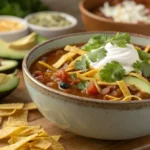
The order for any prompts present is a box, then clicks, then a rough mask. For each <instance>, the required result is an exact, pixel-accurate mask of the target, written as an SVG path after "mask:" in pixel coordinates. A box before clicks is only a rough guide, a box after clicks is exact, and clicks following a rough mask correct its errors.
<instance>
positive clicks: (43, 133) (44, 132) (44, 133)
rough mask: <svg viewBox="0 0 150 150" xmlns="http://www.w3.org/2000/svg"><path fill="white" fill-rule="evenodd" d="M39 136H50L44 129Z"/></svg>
mask: <svg viewBox="0 0 150 150" xmlns="http://www.w3.org/2000/svg"><path fill="white" fill-rule="evenodd" d="M38 136H49V135H48V133H47V132H46V131H45V130H44V129H40V131H39V135H38Z"/></svg>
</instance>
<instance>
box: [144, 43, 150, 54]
mask: <svg viewBox="0 0 150 150" xmlns="http://www.w3.org/2000/svg"><path fill="white" fill-rule="evenodd" d="M149 51H150V46H149V45H148V46H146V48H145V50H144V52H146V53H148V52H149Z"/></svg>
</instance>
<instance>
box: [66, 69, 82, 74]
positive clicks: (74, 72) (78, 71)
mask: <svg viewBox="0 0 150 150" xmlns="http://www.w3.org/2000/svg"><path fill="white" fill-rule="evenodd" d="M81 72H82V70H77V71H72V72H68V74H76V73H81Z"/></svg>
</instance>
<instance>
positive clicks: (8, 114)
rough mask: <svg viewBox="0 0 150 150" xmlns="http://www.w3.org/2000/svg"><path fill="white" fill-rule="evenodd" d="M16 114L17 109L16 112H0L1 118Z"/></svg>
mask: <svg viewBox="0 0 150 150" xmlns="http://www.w3.org/2000/svg"><path fill="white" fill-rule="evenodd" d="M15 112H16V109H14V110H9V109H8V110H3V109H2V110H0V117H5V116H10V115H13V114H14V113H15Z"/></svg>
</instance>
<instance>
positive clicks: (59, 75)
mask: <svg viewBox="0 0 150 150" xmlns="http://www.w3.org/2000/svg"><path fill="white" fill-rule="evenodd" d="M56 77H57V78H59V79H60V80H61V81H63V82H68V81H69V77H70V76H69V74H68V73H67V72H66V71H65V70H58V71H57V72H56Z"/></svg>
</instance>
